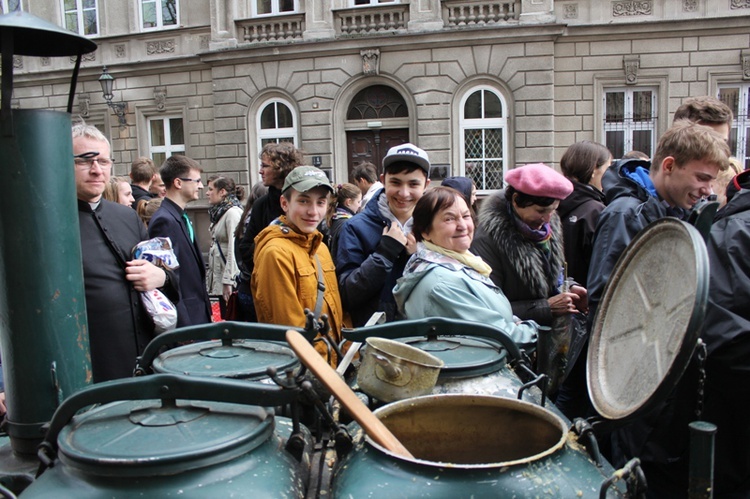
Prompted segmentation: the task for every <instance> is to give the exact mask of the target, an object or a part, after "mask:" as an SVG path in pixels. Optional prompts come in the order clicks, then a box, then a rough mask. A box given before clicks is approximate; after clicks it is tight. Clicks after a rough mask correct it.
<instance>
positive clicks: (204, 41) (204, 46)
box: [199, 35, 211, 50]
mask: <svg viewBox="0 0 750 499" xmlns="http://www.w3.org/2000/svg"><path fill="white" fill-rule="evenodd" d="M199 41H200V49H201V50H208V44H209V42H210V41H211V37H210V36H208V35H201V37H200V38H199Z"/></svg>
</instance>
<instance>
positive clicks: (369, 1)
mask: <svg viewBox="0 0 750 499" xmlns="http://www.w3.org/2000/svg"><path fill="white" fill-rule="evenodd" d="M381 3H399V0H352V4H353V5H378V4H381Z"/></svg>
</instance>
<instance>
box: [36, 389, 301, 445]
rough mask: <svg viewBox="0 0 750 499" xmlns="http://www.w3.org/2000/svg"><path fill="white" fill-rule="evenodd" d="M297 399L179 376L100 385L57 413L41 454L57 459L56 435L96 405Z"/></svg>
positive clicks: (273, 403) (292, 393)
mask: <svg viewBox="0 0 750 499" xmlns="http://www.w3.org/2000/svg"><path fill="white" fill-rule="evenodd" d="M296 397H297V391H296V390H285V389H283V388H281V387H278V386H273V385H266V384H261V383H253V382H249V381H242V380H232V379H214V378H210V379H209V378H198V377H191V376H182V375H176V374H154V375H152V376H144V377H141V378H128V379H118V380H114V381H106V382H103V383H98V384H96V385H93V386H91V387H89V388H86V389H85V390H81V391H80V392H77V393H74V394H73V395H71V396H70V397H68V398H67V399H65V401H64V402H63V403H62V404H60V406H59V407H58V408H57V410H56V411H55V414H54V415H53V416H52V421H50V424H49V429H48V430H47V435H46V436H45V437H44V441H43V442H42V444H41V445H40V452H44V453H45V454H46V456H47V457H49V458H51V459H54V458H55V456H56V454H57V436H58V434H59V433H60V431H61V430H62V429H63V427H65V425H67V424H68V422H69V421H70V420H71V419H72V418H73V416H75V414H76V413H77V412H78V411H79V410H81V409H83V408H84V407H89V406H91V405H94V404H106V403H109V402H118V401H123V400H163V401H164V400H168V401H173V400H176V399H183V400H205V401H212V402H228V403H233V404H243V405H259V406H262V407H277V406H281V405H285V404H289V403H291V402H292V401H294V399H295V398H296Z"/></svg>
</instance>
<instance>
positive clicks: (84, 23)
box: [62, 0, 99, 36]
mask: <svg viewBox="0 0 750 499" xmlns="http://www.w3.org/2000/svg"><path fill="white" fill-rule="evenodd" d="M62 9H63V21H64V25H65V29H67V30H68V31H72V32H73V33H78V34H79V35H83V36H93V35H98V34H99V17H98V16H97V0H62Z"/></svg>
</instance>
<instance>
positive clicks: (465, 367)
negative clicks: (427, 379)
mask: <svg viewBox="0 0 750 499" xmlns="http://www.w3.org/2000/svg"><path fill="white" fill-rule="evenodd" d="M400 341H403V342H404V343H406V344H408V345H411V346H413V347H417V348H419V349H420V350H424V351H425V352H427V353H430V354H432V355H434V356H435V357H437V358H438V359H440V360H442V361H443V362H444V363H445V366H443V368H442V369H441V370H440V376H439V377H438V379H446V378H467V377H472V376H481V375H484V374H489V373H493V372H496V371H498V370H500V369H501V368H502V367H503V366H504V365H505V356H506V352H505V350H504V349H503V348H502V347H501V346H500V344H499V343H496V342H494V341H492V340H490V339H485V338H469V337H466V336H430V337H424V336H420V337H414V338H403V339H401V340H400Z"/></svg>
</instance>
